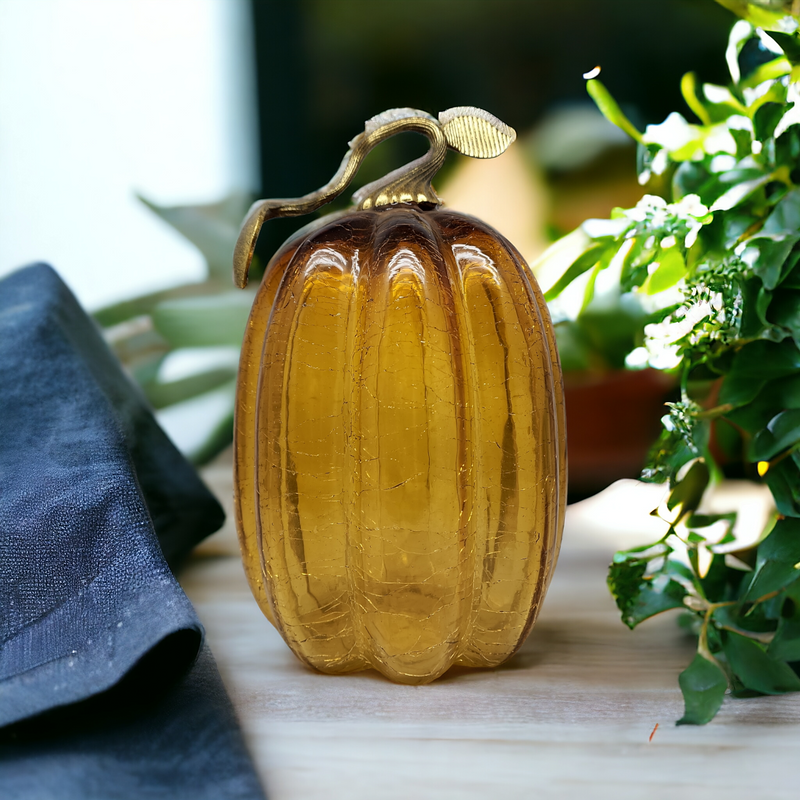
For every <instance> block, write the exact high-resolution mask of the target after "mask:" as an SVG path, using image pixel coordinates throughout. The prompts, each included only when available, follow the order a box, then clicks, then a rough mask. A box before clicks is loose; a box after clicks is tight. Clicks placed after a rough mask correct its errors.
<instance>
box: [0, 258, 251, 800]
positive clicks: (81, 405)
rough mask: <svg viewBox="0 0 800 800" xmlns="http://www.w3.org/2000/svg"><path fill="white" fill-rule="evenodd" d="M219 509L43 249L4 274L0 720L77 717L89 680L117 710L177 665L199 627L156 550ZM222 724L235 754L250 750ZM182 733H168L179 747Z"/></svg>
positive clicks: (192, 653) (180, 543) (209, 527)
mask: <svg viewBox="0 0 800 800" xmlns="http://www.w3.org/2000/svg"><path fill="white" fill-rule="evenodd" d="M222 521H223V512H222V509H221V508H220V506H219V504H218V503H217V501H216V500H215V499H214V498H213V496H212V495H211V494H210V493H209V492H208V490H207V489H206V488H205V487H204V486H203V484H202V483H201V481H200V480H199V478H198V477H197V475H196V474H195V473H194V470H193V469H192V468H191V466H190V465H189V464H188V463H187V462H186V461H185V460H184V459H183V458H182V456H181V455H180V454H179V453H178V452H177V450H176V449H175V448H174V446H173V445H172V444H171V443H170V442H169V440H168V439H167V437H166V436H165V435H164V433H163V432H162V431H161V430H160V428H159V427H158V425H157V423H156V422H155V420H154V418H153V416H152V413H151V412H150V411H149V410H148V408H147V405H146V403H145V402H144V400H143V398H142V397H141V395H140V394H139V392H138V390H137V389H136V388H135V387H134V386H133V384H132V383H131V382H130V381H129V380H128V378H127V377H126V376H125V375H124V374H123V372H122V370H121V367H120V365H119V363H118V362H117V361H116V359H115V358H114V356H113V355H112V354H111V352H110V351H109V349H108V347H107V346H106V344H105V343H104V341H103V339H102V337H101V336H100V335H99V333H98V331H97V329H96V328H95V326H94V324H93V323H92V321H91V320H90V319H89V318H88V317H87V316H86V315H85V313H84V312H83V311H82V309H81V308H80V306H79V305H78V303H77V301H76V300H75V298H74V297H73V296H72V294H71V293H70V291H69V290H68V289H67V287H66V286H65V285H64V283H63V282H62V281H61V280H60V278H59V277H58V276H57V275H56V273H55V272H54V271H53V270H52V269H51V268H50V267H48V266H46V265H44V264H37V265H34V266H31V267H28V268H26V269H23V270H21V271H19V272H17V273H14V274H13V275H11V276H9V277H7V278H5V279H4V280H2V281H0V726H5V725H9V724H10V723H14V722H17V721H19V720H24V719H27V718H29V717H32V716H34V715H41V714H42V713H43V712H47V711H50V710H52V709H56V708H58V707H62V706H68V707H69V711H70V713H71V714H72V715H73V718H74V719H80V718H81V715H85V713H86V707H85V705H74V704H76V703H80V701H85V700H86V699H87V698H90V697H92V696H98V697H97V698H96V699H97V700H100V701H101V705H102V706H103V709H104V711H103V713H109V714H110V715H111V717H110V718H111V719H113V718H114V717H113V715H114V707H115V705H117V706H119V707H120V708H121V707H122V706H124V705H125V703H126V702H127V701H129V700H130V697H131V696H133V695H135V694H136V691H140V690H141V688H142V687H145V689H146V691H145V693H144V694H143V695H142V696H141V699H142V701H144V700H147V699H148V698H149V697H152V696H155V695H157V694H158V693H159V692H160V691H162V690H163V688H164V687H166V686H168V685H169V684H170V683H171V682H174V681H175V680H176V679H177V677H178V676H179V675H181V674H182V673H184V672H186V671H187V670H188V669H189V667H190V666H191V665H192V663H193V662H194V660H195V658H196V656H197V654H198V651H199V649H200V646H201V643H202V638H203V630H202V626H201V625H200V622H199V620H198V619H197V616H196V614H195V612H194V609H193V608H192V606H191V604H190V603H189V601H188V599H187V598H186V596H185V595H184V594H183V592H182V590H181V589H180V587H179V586H178V584H177V582H176V581H175V578H174V577H173V575H172V573H171V572H170V570H169V567H168V566H167V562H166V560H165V558H164V556H165V555H166V556H167V557H168V558H169V559H170V560H171V561H175V560H177V559H179V558H180V557H181V555H182V554H184V553H185V552H187V551H188V550H189V549H190V548H191V547H192V546H193V545H194V544H195V543H196V542H197V541H199V540H200V539H202V538H203V537H204V536H206V535H208V534H209V533H211V532H213V531H214V530H216V529H217V528H218V527H219V526H220V525H221V523H222ZM154 526H155V528H154ZM156 533H157V534H158V535H156ZM159 542H160V545H159ZM162 551H163V552H162ZM209 663H210V664H212V666H211V667H209V666H208V664H209ZM204 664H205V666H202V670H203V671H204V674H205V673H209V671H210V674H215V669H214V667H213V662H210V661H209V659H208V658H206V659H205V662H204ZM198 675H199V673H198ZM123 678H125V680H123ZM217 680H218V679H217ZM186 681H189V682H188V683H186ZM202 684H205V685H206V686H208V685H209V684H208V681H207V680H200V685H202ZM192 685H193V684H192V675H189V677H188V678H187V679H185V681H184V684H183V687H184V693H185V692H187V691H188V692H189V694H191V693H192V692H195V694H196V693H197V691H199V689H192ZM115 686H116V687H117V689H116V690H115V691H116V694H115V693H114V691H109V690H111V688H112V687H115ZM137 687H138V689H137ZM187 687H188V688H187ZM103 693H106V694H103ZM201 694H202V692H201ZM212 694H219V687H217V689H214V691H213V692H212ZM223 695H224V692H223ZM226 702H227V700H226ZM201 705H202V704H201ZM211 705H214V704H213V703H211ZM217 705H219V704H218V703H217ZM226 713H227V714H228V717H229V722H230V720H232V719H233V716H232V713H231V712H230V708H229V706H228V712H226ZM190 716H191V715H190ZM41 719H42V720H45V722H47V719H48V718H47V717H42V718H41ZM229 722H228V723H225V724H223V728H226V729H230V724H229ZM226 726H227V727H226ZM34 727H35V726H34ZM7 730H8V729H7ZM231 731H232V734H231V736H229V737H228V738H229V739H230V740H231V742H234V741H236V742H238V745H237V747H238V751H237V752H236V753H233V754H231V758H232V759H233V760H234V761H237V762H238V761H241V760H242V759H244V761H245V762H247V757H246V754H245V751H244V749H243V746H242V744H241V739H240V737H239V735H238V731H237V730H236V727H235V723H234V726H233V728H232V729H231ZM6 733H7V731H6ZM193 734H194V736H195V739H197V740H198V741H200V742H202V732H200V731H197V730H196V729H195V730H194V731H193ZM14 736H16V733H14V732H13V731H12V734H11V738H12V739H13V738H14ZM6 738H8V735H7V736H6ZM173 738H174V737H173ZM0 742H2V737H0ZM186 744H187V743H186V742H185V741H183V742H181V741H179V740H178V739H174V745H175V747H184V750H176V749H174V748H173V751H172V753H171V755H172V757H173V758H177V759H179V760H180V759H183V758H186V757H187V753H186V752H185V746H186ZM7 747H8V743H7V742H6V744H5V745H3V744H0V754H3V755H5V756H7V755H8V753H7V750H5V749H3V748H7ZM200 749H201V750H202V748H200ZM234 749H236V748H234ZM168 754H169V750H165V751H164V756H165V757H166V756H167V755H168ZM195 755H197V752H193V753H192V756H195ZM87 757H88V755H87ZM218 760H219V759H218V758H217V761H218ZM3 763H7V762H3ZM247 763H249V762H247ZM146 768H147V766H146V765H143V766H142V769H146ZM142 774H144V773H142ZM250 778H252V768H250ZM248 780H249V778H248ZM253 780H254V778H253ZM256 785H257V784H256ZM2 787H3V772H2V770H1V769H0V796H3V797H5V796H7V795H6V794H4V792H3V791H2ZM218 788H219V787H218ZM106 789H108V787H106ZM212 789H213V785H212ZM43 792H44V790H43ZM148 792H149V790H148ZM146 794H147V796H154V795H153V794H152V792H149V793H146ZM173 795H174V796H178V795H177V794H176V793H175V791H174V786H173V789H172V791H171V792H169V793H167V794H165V795H164V796H173ZM23 796H37V797H38V796H40V795H39V794H35V793H34V794H32V795H31V794H29V795H23ZM41 796H50V795H47V794H46V793H42V794H41ZM59 796H70V795H69V794H67V793H65V792H62V794H61V795H59ZM76 796H81V795H80V794H78V795H76ZM83 796H86V797H89V796H95V795H94V794H91V793H90V792H86V793H84V795H83ZM97 796H115V797H116V796H124V795H119V794H113V793H112V792H110V791H105V790H101V791H100V793H99V794H98V795H97ZM181 796H182V795H181ZM196 796H197V797H206V796H209V797H210V796H214V795H213V794H206V793H202V794H196ZM217 796H220V797H222V796H228V795H227V794H226V793H224V792H223V793H221V794H218V795H217ZM230 796H237V797H238V796H239V795H230ZM243 796H244V795H243ZM247 796H260V795H259V794H252V795H247Z"/></svg>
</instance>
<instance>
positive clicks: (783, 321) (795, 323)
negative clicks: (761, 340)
mask: <svg viewBox="0 0 800 800" xmlns="http://www.w3.org/2000/svg"><path fill="white" fill-rule="evenodd" d="M769 316H770V318H771V319H772V321H773V322H774V323H775V324H776V325H780V326H781V327H782V328H785V329H786V330H788V331H789V332H790V333H791V334H792V336H793V337H794V341H795V344H800V291H797V290H795V289H786V288H784V285H781V288H780V291H779V292H776V293H775V296H774V297H773V298H772V302H771V303H770V308H769Z"/></svg>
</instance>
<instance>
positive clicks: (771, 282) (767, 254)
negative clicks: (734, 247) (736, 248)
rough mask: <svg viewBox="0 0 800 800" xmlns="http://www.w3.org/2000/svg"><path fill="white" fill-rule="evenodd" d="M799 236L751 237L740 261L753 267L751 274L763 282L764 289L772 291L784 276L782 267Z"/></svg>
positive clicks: (799, 238)
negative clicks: (753, 273)
mask: <svg viewBox="0 0 800 800" xmlns="http://www.w3.org/2000/svg"><path fill="white" fill-rule="evenodd" d="M798 241H800V236H785V237H783V236H780V237H777V238H772V237H769V236H762V235H761V234H760V233H759V235H758V236H753V237H752V238H751V239H748V240H747V242H746V244H745V248H744V251H743V253H742V259H743V260H744V261H746V262H747V263H748V264H750V265H751V266H752V267H753V272H755V274H756V275H758V277H759V278H761V280H762V281H763V282H764V286H765V288H767V289H769V290H772V289H774V288H775V287H776V286H777V285H778V284H779V283H780V280H781V276H782V275H783V274H784V270H783V266H784V264H785V263H786V260H787V258H788V257H789V254H790V253H791V252H792V248H794V246H795V244H797V242H798Z"/></svg>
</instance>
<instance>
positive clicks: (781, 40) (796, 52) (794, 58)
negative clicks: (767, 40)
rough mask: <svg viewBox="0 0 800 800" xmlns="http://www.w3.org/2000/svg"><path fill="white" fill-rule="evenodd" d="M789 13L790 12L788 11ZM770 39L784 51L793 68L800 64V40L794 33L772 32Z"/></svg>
mask: <svg viewBox="0 0 800 800" xmlns="http://www.w3.org/2000/svg"><path fill="white" fill-rule="evenodd" d="M787 13H788V10H787ZM769 35H770V37H771V38H772V39H774V40H775V42H776V43H777V45H778V47H780V48H781V50H783V52H784V54H785V55H786V58H787V59H788V60H789V63H790V64H791V65H792V66H797V65H798V64H800V39H798V38H797V34H796V33H794V34H792V33H781V32H779V31H770V33H769Z"/></svg>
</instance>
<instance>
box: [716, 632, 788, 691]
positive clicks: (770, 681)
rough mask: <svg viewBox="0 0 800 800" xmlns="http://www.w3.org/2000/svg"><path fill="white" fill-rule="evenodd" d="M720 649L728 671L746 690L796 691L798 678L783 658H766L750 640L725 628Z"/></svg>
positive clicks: (758, 645) (755, 643) (756, 644)
mask: <svg viewBox="0 0 800 800" xmlns="http://www.w3.org/2000/svg"><path fill="white" fill-rule="evenodd" d="M722 648H723V651H724V652H725V656H726V658H727V659H728V663H729V664H730V666H731V670H732V671H733V672H734V673H735V674H736V676H737V677H738V678H739V680H740V681H741V682H742V683H743V684H744V686H745V687H746V688H747V689H752V690H753V691H756V692H761V693H762V694H785V693H786V692H796V691H800V678H798V677H797V675H795V673H794V671H793V670H792V668H791V667H790V666H788V665H787V664H785V663H784V662H783V661H777V660H775V659H774V658H770V656H768V655H767V654H766V652H765V651H764V648H763V647H762V646H761V645H760V644H758V643H757V642H755V641H753V640H752V639H749V638H747V637H746V636H742V635H741V634H738V633H733V632H732V631H725V633H724V636H723V639H722Z"/></svg>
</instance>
